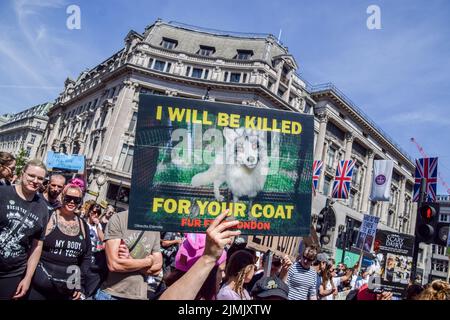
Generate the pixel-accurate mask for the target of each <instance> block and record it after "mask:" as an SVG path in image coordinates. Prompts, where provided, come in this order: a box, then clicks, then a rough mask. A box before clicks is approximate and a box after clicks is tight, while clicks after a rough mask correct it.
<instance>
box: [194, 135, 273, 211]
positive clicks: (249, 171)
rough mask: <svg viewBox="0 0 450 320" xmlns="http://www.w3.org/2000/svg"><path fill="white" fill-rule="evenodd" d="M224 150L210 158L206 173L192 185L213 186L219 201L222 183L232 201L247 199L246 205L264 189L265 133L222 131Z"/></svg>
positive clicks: (221, 199) (267, 164) (267, 162)
mask: <svg viewBox="0 0 450 320" xmlns="http://www.w3.org/2000/svg"><path fill="white" fill-rule="evenodd" d="M223 135H224V137H225V148H223V152H222V153H219V154H218V155H217V156H216V158H215V159H214V163H213V164H212V165H211V166H210V167H209V169H208V170H207V171H204V172H201V173H198V174H196V175H195V176H194V177H193V178H192V181H191V184H192V186H194V187H199V186H205V185H209V184H213V186H214V196H215V198H216V199H217V200H218V201H223V200H224V197H223V196H222V195H221V194H220V190H219V188H220V186H221V185H222V184H223V183H224V182H226V184H227V186H228V188H229V189H230V191H231V192H232V193H233V201H234V202H237V201H239V198H240V197H243V196H247V197H249V199H250V206H249V208H250V207H251V203H252V201H253V199H254V198H255V197H256V196H257V194H258V192H260V191H262V190H263V189H264V185H265V183H266V179H267V174H268V171H269V160H268V155H267V134H266V132H264V131H257V130H251V129H244V128H239V129H230V128H224V130H223Z"/></svg>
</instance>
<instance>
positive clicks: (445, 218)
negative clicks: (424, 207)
mask: <svg viewBox="0 0 450 320" xmlns="http://www.w3.org/2000/svg"><path fill="white" fill-rule="evenodd" d="M449 220H450V219H449V215H448V214H446V213H441V214H440V215H439V222H448V221H449Z"/></svg>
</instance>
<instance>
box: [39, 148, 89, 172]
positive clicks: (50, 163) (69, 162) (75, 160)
mask: <svg viewBox="0 0 450 320" xmlns="http://www.w3.org/2000/svg"><path fill="white" fill-rule="evenodd" d="M46 166H47V168H53V169H65V170H70V171H78V172H81V171H84V156H83V155H78V154H69V155H67V154H64V153H56V152H53V151H47V163H46Z"/></svg>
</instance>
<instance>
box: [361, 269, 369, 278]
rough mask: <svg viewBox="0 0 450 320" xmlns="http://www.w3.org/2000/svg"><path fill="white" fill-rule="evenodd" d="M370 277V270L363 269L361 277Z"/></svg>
mask: <svg viewBox="0 0 450 320" xmlns="http://www.w3.org/2000/svg"><path fill="white" fill-rule="evenodd" d="M368 276H369V269H368V268H364V267H363V268H361V277H362V278H363V279H366V278H367V277H368Z"/></svg>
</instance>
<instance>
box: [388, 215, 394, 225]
mask: <svg viewBox="0 0 450 320" xmlns="http://www.w3.org/2000/svg"><path fill="white" fill-rule="evenodd" d="M393 218H394V212H393V211H389V212H388V215H387V225H388V226H389V227H391V226H392V220H393Z"/></svg>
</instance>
